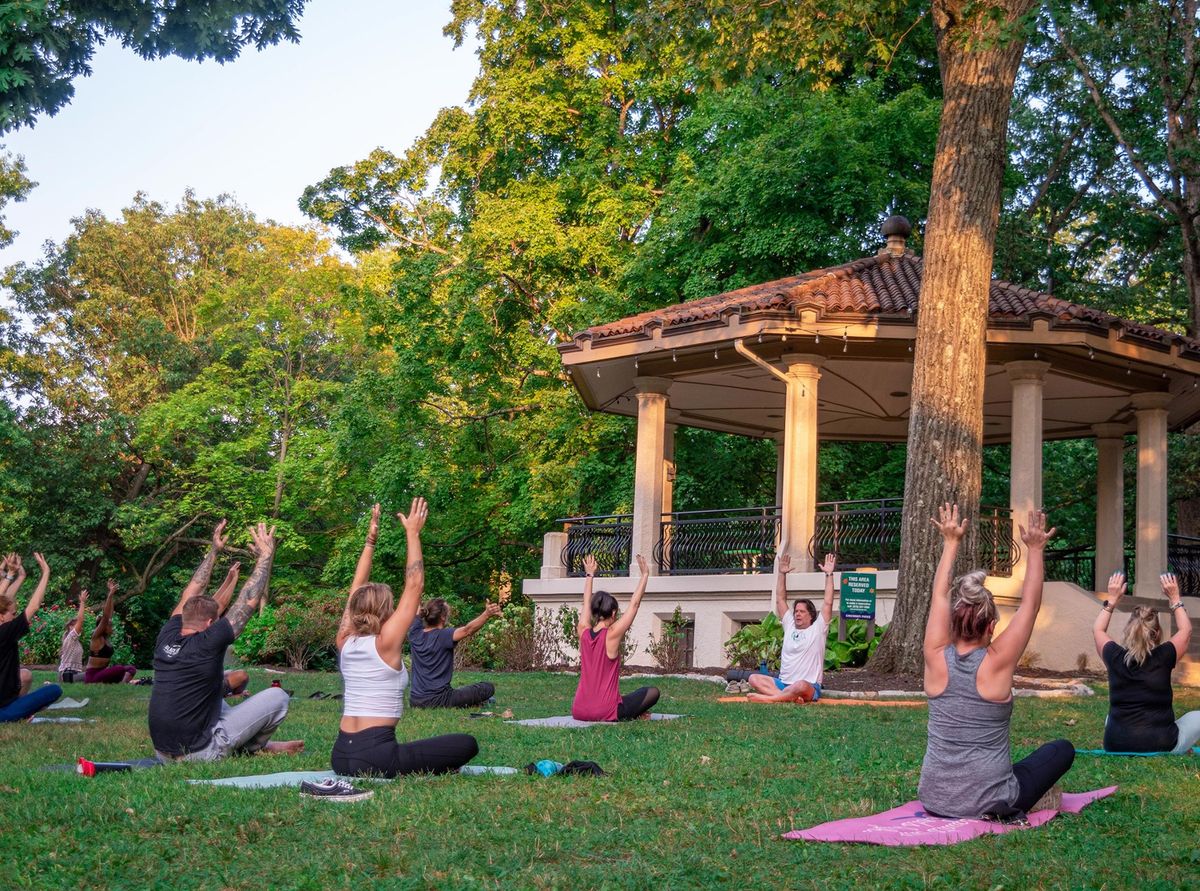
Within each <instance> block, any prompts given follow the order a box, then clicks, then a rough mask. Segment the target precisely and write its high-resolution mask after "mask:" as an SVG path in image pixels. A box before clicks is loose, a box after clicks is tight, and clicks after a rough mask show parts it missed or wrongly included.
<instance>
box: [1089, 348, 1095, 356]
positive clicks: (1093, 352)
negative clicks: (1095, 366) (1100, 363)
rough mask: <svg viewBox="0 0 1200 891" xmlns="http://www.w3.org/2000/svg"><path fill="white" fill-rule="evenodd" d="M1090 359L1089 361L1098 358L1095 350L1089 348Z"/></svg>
mask: <svg viewBox="0 0 1200 891" xmlns="http://www.w3.org/2000/svg"><path fill="white" fill-rule="evenodd" d="M1088 358H1089V359H1095V358H1096V351H1095V350H1094V349H1092V348H1091V347H1088Z"/></svg>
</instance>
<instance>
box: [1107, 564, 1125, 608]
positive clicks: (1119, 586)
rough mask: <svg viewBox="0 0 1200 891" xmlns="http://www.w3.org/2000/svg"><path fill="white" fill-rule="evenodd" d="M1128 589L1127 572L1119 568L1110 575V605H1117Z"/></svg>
mask: <svg viewBox="0 0 1200 891" xmlns="http://www.w3.org/2000/svg"><path fill="white" fill-rule="evenodd" d="M1125 591H1126V586H1125V573H1123V572H1121V571H1120V570H1117V571H1116V572H1114V573H1113V574H1112V575H1110V576H1109V577H1108V605H1109V606H1116V605H1117V601H1118V600H1120V599H1121V597H1122V596H1124V594H1125Z"/></svg>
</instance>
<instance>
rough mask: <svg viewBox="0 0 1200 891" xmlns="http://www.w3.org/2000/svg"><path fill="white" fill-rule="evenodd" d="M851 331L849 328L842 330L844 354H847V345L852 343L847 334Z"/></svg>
mask: <svg viewBox="0 0 1200 891" xmlns="http://www.w3.org/2000/svg"><path fill="white" fill-rule="evenodd" d="M849 330H850V329H849V328H843V329H842V352H843V353H844V352H846V345H847V344H848V343H849V342H850V341H849V339H848V337H847V332H848V331H849Z"/></svg>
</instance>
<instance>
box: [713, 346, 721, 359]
mask: <svg viewBox="0 0 1200 891" xmlns="http://www.w3.org/2000/svg"><path fill="white" fill-rule="evenodd" d="M719 353H720V350H718V349H717V348H716V347H713V358H714V359H715V358H717V355H718V354H719Z"/></svg>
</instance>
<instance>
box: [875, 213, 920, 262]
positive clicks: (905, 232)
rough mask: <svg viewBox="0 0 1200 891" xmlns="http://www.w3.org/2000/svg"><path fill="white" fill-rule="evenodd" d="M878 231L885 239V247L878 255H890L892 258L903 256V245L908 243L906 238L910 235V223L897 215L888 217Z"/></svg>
mask: <svg viewBox="0 0 1200 891" xmlns="http://www.w3.org/2000/svg"><path fill="white" fill-rule="evenodd" d="M879 231H880V232H882V233H883V237H884V238H886V239H887V247H885V248H883V249H882V250H881V251H880V252H879V253H880V254H890V255H891V256H893V257H900V256H903V255H904V245H905V243H906V242H907V241H908V236H909V235H911V234H912V223H910V222H909V221H908V218H907V217H902V216H900V215H898V214H897V215H896V216H890V217H888V218H887V219H886V220H884V221H883V225H882V226H881V227H880V230H879Z"/></svg>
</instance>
